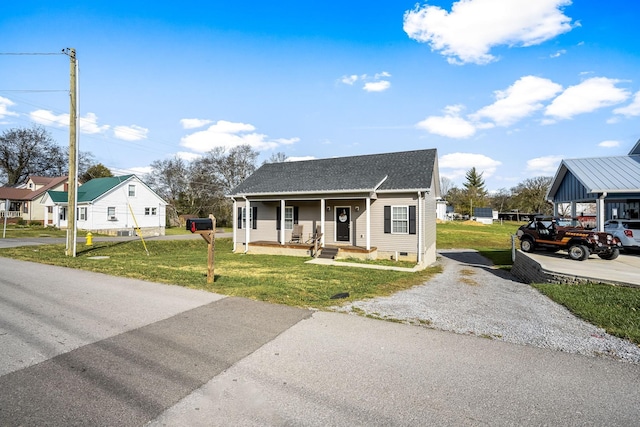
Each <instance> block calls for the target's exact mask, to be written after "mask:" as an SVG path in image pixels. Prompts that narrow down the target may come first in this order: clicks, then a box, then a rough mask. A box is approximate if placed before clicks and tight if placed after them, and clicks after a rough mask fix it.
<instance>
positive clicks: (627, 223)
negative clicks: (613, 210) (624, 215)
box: [604, 219, 640, 252]
mask: <svg viewBox="0 0 640 427" xmlns="http://www.w3.org/2000/svg"><path fill="white" fill-rule="evenodd" d="M604 231H606V232H607V233H611V234H613V235H614V236H616V237H617V238H618V239H620V242H621V243H622V247H623V248H624V249H625V250H626V251H634V252H640V219H610V220H609V221H607V222H605V223H604Z"/></svg>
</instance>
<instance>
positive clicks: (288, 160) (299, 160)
mask: <svg viewBox="0 0 640 427" xmlns="http://www.w3.org/2000/svg"><path fill="white" fill-rule="evenodd" d="M315 159H316V158H315V157H314V156H299V157H287V159H286V160H285V162H303V161H305V160H315Z"/></svg>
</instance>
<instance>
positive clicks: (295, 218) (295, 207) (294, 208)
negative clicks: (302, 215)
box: [293, 206, 298, 224]
mask: <svg viewBox="0 0 640 427" xmlns="http://www.w3.org/2000/svg"><path fill="white" fill-rule="evenodd" d="M293 223H294V224H297V223H298V207H297V206H294V207H293Z"/></svg>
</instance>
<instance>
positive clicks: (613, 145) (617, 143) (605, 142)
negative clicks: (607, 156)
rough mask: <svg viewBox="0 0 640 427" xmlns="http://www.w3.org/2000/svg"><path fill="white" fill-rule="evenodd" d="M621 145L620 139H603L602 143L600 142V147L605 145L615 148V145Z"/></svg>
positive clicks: (605, 146)
mask: <svg viewBox="0 0 640 427" xmlns="http://www.w3.org/2000/svg"><path fill="white" fill-rule="evenodd" d="M619 146H620V141H612V140H609V141H602V142H601V143H600V144H598V147H603V148H614V147H619Z"/></svg>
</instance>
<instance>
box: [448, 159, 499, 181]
mask: <svg viewBox="0 0 640 427" xmlns="http://www.w3.org/2000/svg"><path fill="white" fill-rule="evenodd" d="M501 164H502V162H499V161H497V160H493V159H492V158H490V157H487V156H485V155H484V154H474V153H451V154H445V155H444V156H441V157H440V158H439V159H438V168H440V169H444V172H443V175H444V176H446V177H447V178H450V179H452V180H453V179H460V178H464V176H465V175H466V173H467V172H468V171H469V169H471V168H473V167H475V168H476V170H477V171H478V172H479V173H482V177H483V178H488V177H490V176H491V175H493V174H494V173H495V172H496V169H497V167H498V166H500V165H501Z"/></svg>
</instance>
